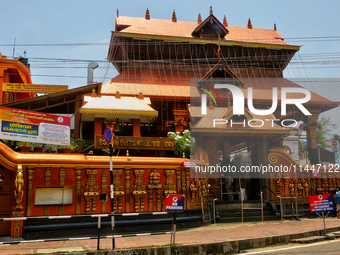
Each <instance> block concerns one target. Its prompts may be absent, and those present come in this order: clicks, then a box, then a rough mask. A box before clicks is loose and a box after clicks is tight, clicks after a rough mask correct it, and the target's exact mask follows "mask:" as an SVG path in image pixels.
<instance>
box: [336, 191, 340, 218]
mask: <svg viewBox="0 0 340 255" xmlns="http://www.w3.org/2000/svg"><path fill="white" fill-rule="evenodd" d="M335 204H336V211H337V213H336V217H337V218H339V213H340V188H338V189H337V191H336V193H335Z"/></svg>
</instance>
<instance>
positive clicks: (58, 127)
mask: <svg viewBox="0 0 340 255" xmlns="http://www.w3.org/2000/svg"><path fill="white" fill-rule="evenodd" d="M0 120H1V122H0V139H6V140H14V141H24V142H32V143H43V144H56V145H69V144H70V124H71V118H70V117H65V116H58V115H54V114H48V113H41V112H33V111H27V110H20V109H12V108H6V107H1V106H0Z"/></svg>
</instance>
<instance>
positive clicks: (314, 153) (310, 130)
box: [306, 113, 320, 165]
mask: <svg viewBox="0 0 340 255" xmlns="http://www.w3.org/2000/svg"><path fill="white" fill-rule="evenodd" d="M318 117H319V114H317V113H312V116H308V117H307V119H308V124H307V126H306V131H307V141H308V158H309V160H310V162H311V164H313V165H315V164H318V163H319V157H318V144H317V139H316V129H317V128H319V127H320V124H319V123H318V122H317V120H318Z"/></svg>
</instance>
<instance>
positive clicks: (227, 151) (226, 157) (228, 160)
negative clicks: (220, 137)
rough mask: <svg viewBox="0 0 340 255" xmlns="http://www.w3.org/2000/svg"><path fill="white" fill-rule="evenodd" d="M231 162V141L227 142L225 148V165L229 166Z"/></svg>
mask: <svg viewBox="0 0 340 255" xmlns="http://www.w3.org/2000/svg"><path fill="white" fill-rule="evenodd" d="M229 164H230V143H229V142H225V143H224V149H223V165H224V166H227V165H229Z"/></svg>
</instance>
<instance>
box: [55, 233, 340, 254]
mask: <svg viewBox="0 0 340 255" xmlns="http://www.w3.org/2000/svg"><path fill="white" fill-rule="evenodd" d="M336 231H340V227H334V228H327V233H330V232H336ZM323 234H324V229H319V230H314V231H307V232H301V233H295V234H286V235H275V236H268V237H258V238H251V239H239V240H233V241H224V242H216V243H202V244H188V245H186V244H184V245H178V246H172V247H171V246H159V247H146V248H133V249H121V250H115V251H98V252H97V251H96V252H75V253H74V252H71V253H60V252H58V253H57V254H58V255H70V254H73V255H187V254H214V255H222V254H234V253H239V251H241V250H246V249H251V248H261V247H265V246H267V245H272V244H279V243H289V242H290V241H291V240H293V239H299V238H306V237H311V236H323ZM55 254H56V253H55Z"/></svg>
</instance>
